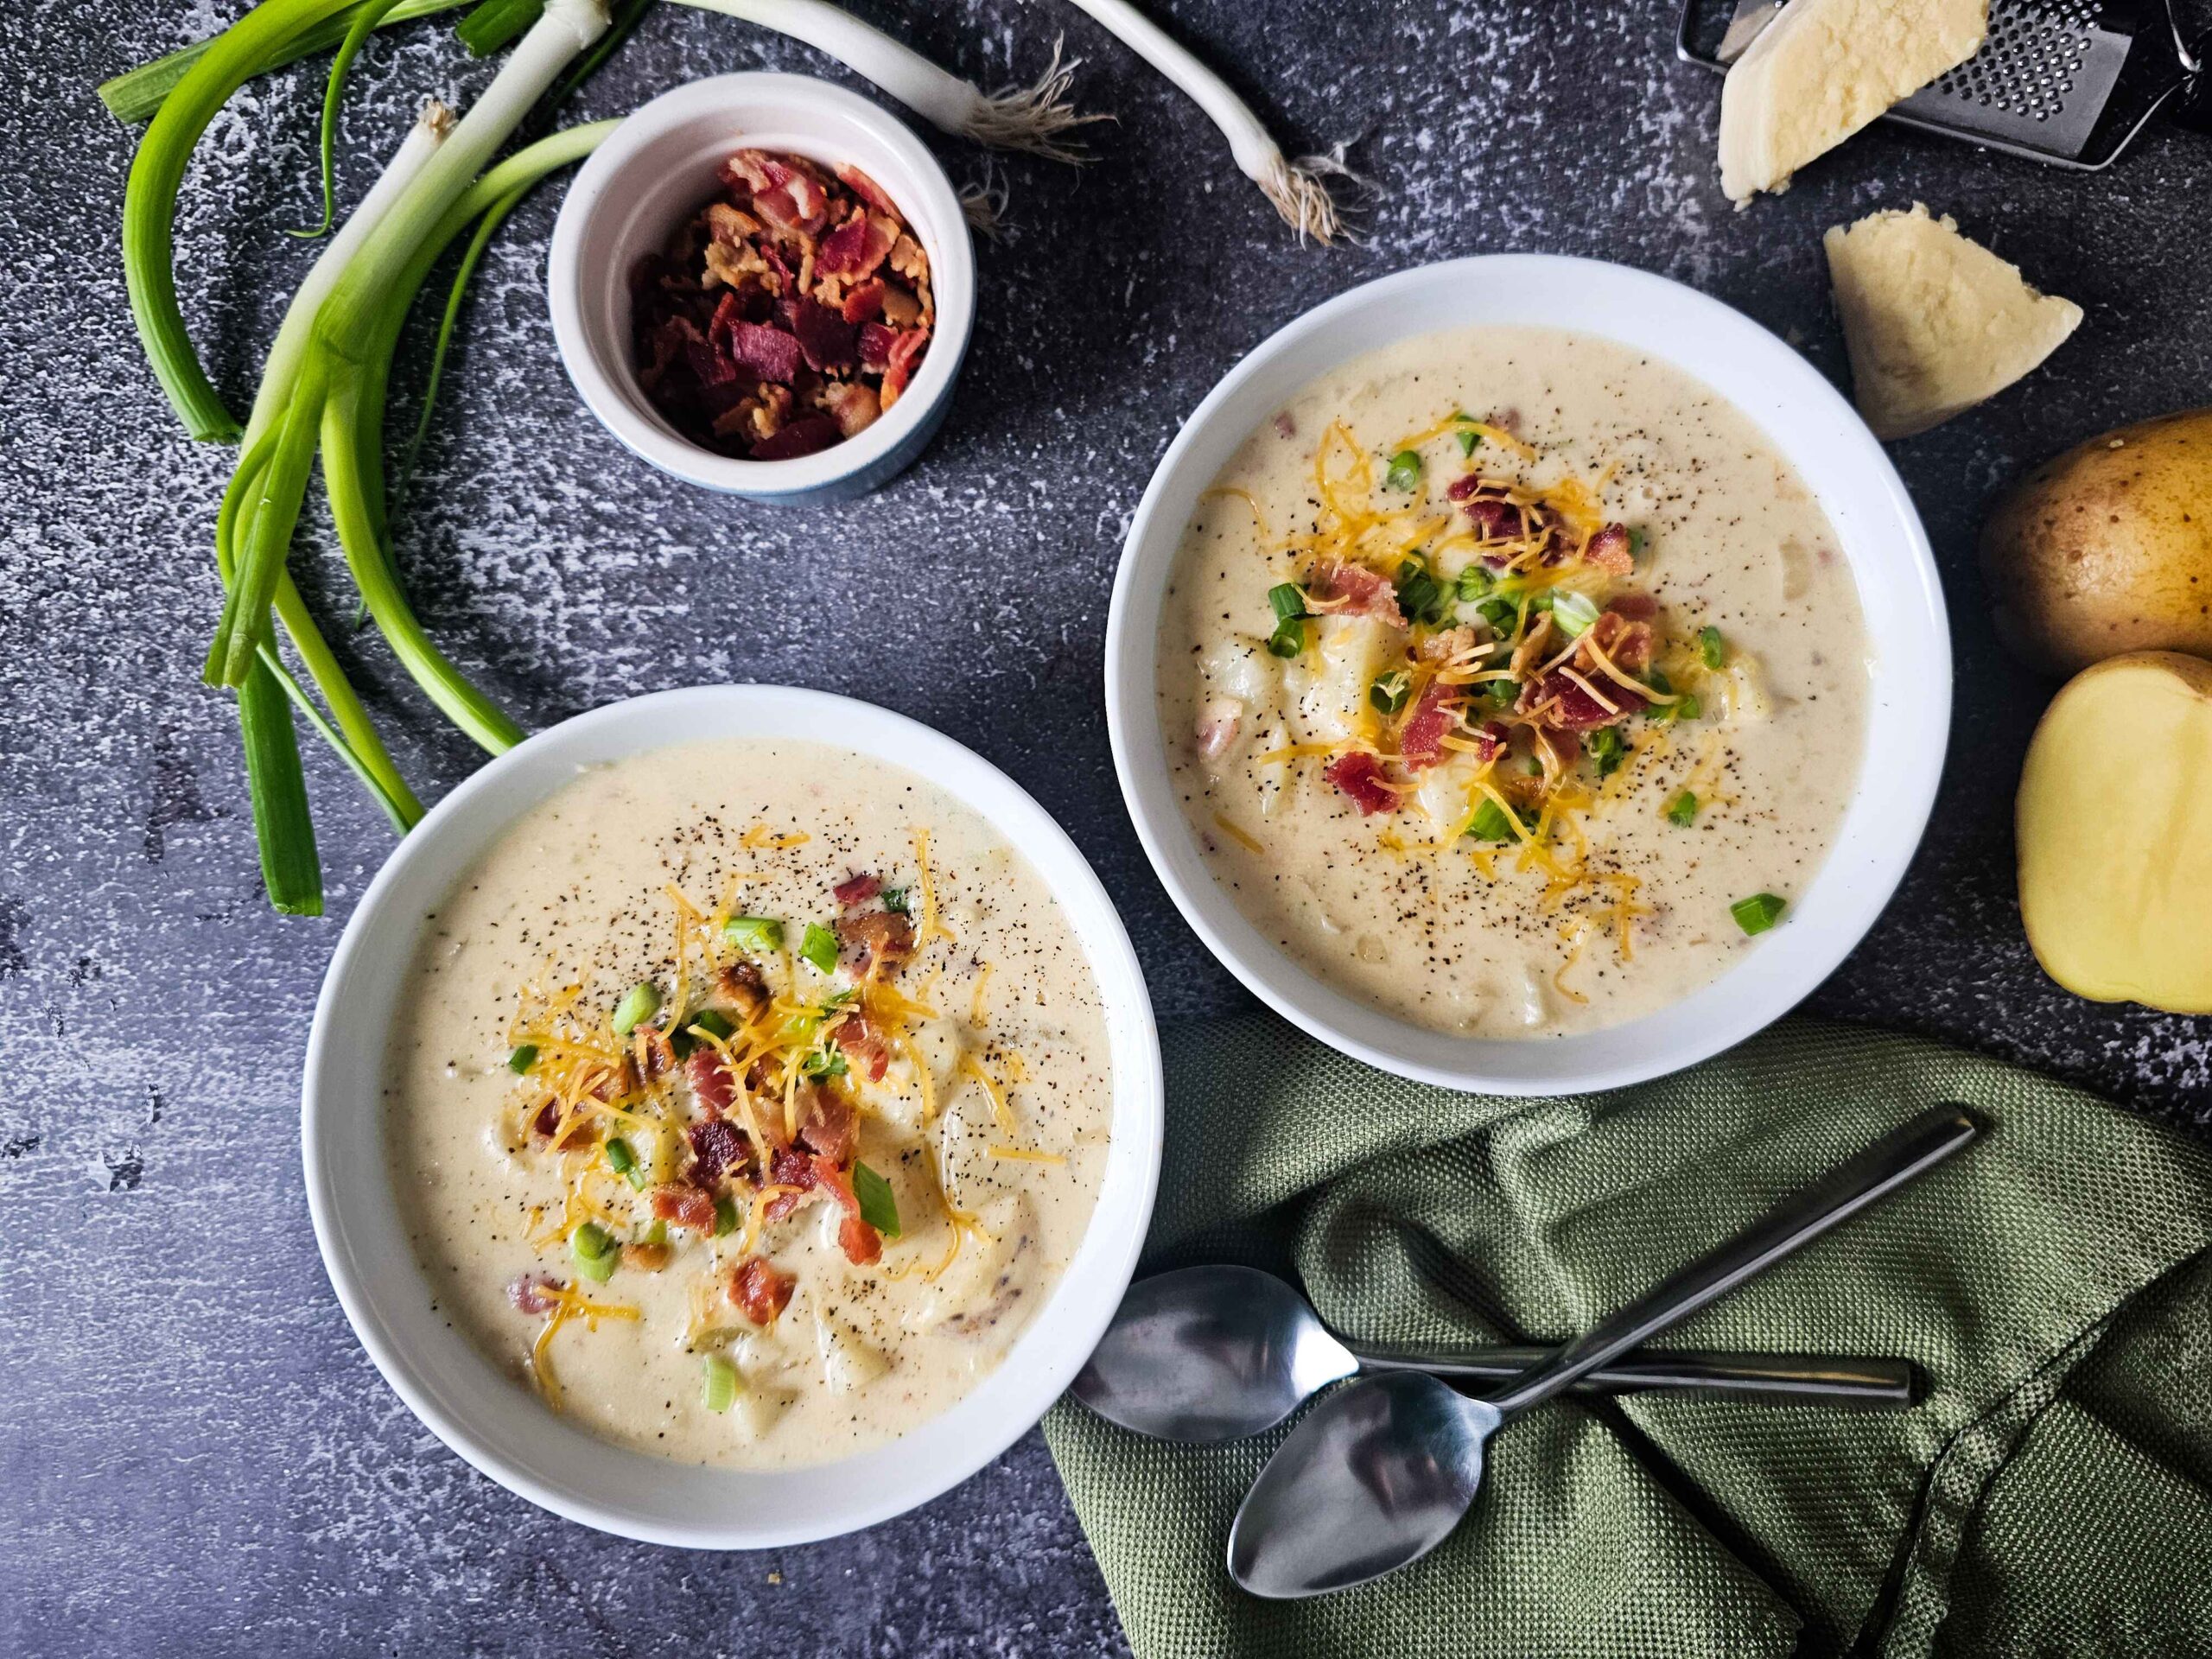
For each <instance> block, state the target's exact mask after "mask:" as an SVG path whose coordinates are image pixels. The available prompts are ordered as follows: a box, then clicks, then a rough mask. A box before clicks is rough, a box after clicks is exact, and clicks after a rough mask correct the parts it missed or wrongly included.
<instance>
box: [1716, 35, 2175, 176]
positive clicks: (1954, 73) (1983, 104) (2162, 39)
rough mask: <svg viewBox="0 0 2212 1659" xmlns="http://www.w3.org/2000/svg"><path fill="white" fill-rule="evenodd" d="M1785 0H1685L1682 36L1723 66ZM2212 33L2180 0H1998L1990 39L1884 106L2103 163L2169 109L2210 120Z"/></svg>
mask: <svg viewBox="0 0 2212 1659" xmlns="http://www.w3.org/2000/svg"><path fill="white" fill-rule="evenodd" d="M1783 3H1784V0H1736V3H1733V4H1732V3H1730V0H1686V3H1685V4H1684V5H1683V8H1682V20H1681V29H1680V30H1679V31H1678V33H1677V35H1676V40H1675V48H1676V50H1677V51H1678V52H1679V53H1680V54H1681V56H1682V57H1683V58H1685V59H1687V60H1689V61H1691V62H1693V63H1701V64H1704V65H1705V66H1706V67H1708V68H1711V69H1715V70H1725V69H1726V67H1728V65H1729V64H1730V63H1732V61H1734V60H1735V58H1736V57H1737V56H1738V54H1741V53H1742V51H1743V50H1744V48H1745V47H1746V46H1748V45H1749V44H1750V43H1751V40H1753V39H1755V38H1756V37H1757V35H1758V31H1759V29H1761V28H1762V27H1764V24H1765V22H1767V21H1769V20H1770V18H1771V17H1772V16H1773V15H1774V14H1775V13H1776V12H1777V11H1778V10H1781V6H1782V4H1783ZM2208 42H2212V28H2208V29H2203V30H2202V31H2201V32H2199V33H2197V34H2196V35H2195V36H2194V37H2191V36H2190V35H2186V34H2185V33H2184V24H2183V20H2182V17H2181V15H2180V10H2179V0H2135V3H2126V0H1990V7H1989V35H1988V38H1987V39H1986V41H1984V42H1983V44H1982V48H1981V50H1980V51H1979V52H1977V53H1975V54H1974V56H1973V57H1971V58H1969V59H1967V61H1966V62H1964V63H1962V64H1961V65H1960V66H1959V67H1957V68H1955V69H1954V70H1951V71H1950V72H1949V73H1947V74H1945V75H1943V76H1942V77H1941V78H1940V79H1937V80H1936V81H1935V82H1934V83H1932V84H1931V85H1929V86H1923V87H1922V88H1921V89H1920V91H1918V92H1915V93H1914V94H1913V95H1912V96H1911V97H1910V98H1908V99H1905V100H1904V102H1903V103H1902V104H1899V105H1897V107H1896V108H1894V109H1892V110H1891V111H1890V112H1889V113H1888V114H1887V115H1886V116H1885V117H1884V119H1885V120H1890V121H1896V122H1899V123H1902V124H1904V125H1906V126H1910V127H1916V128H1918V129H1919V130H1922V131H1923V132H1933V133H1938V134H1941V135H1942V136H1943V137H1948V138H1958V139H1963V140H1965V141H1966V142H1967V143H1976V144H1982V145H1986V146H1987V147H1988V148H1990V149H1999V150H2003V151H2004V152H2005V153H2006V154H2007V155H2012V156H2025V157H2027V158H2028V159H2030V160H2032V161H2038V162H2049V163H2050V164H2052V165H2054V166H2058V167H2066V168H2075V169H2078V170H2081V171H2085V172H2095V171H2098V170H2100V169H2101V168H2107V167H2109V166H2110V165H2112V163H2113V162H2116V161H2118V160H2119V159H2120V156H2121V155H2122V154H2124V153H2125V152H2126V149H2127V147H2128V146H2129V145H2130V144H2131V143H2133V142H2134V140H2135V138H2136V137H2137V135H2139V133H2140V132H2141V131H2142V130H2144V128H2145V127H2146V126H2148V125H2149V124H2150V123H2151V121H2152V118H2154V117H2157V116H2158V115H2160V114H2161V113H2164V114H2165V115H2167V116H2169V117H2170V118H2173V119H2175V120H2177V121H2179V122H2181V123H2183V124H2188V125H2192V126H2199V127H2203V128H2206V129H2207V130H2212V87H2209V86H2208V83H2212V75H2208V74H2207V73H2205V70H2204V60H2205V55H2206V51H2207V47H2208Z"/></svg>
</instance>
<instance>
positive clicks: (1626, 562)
mask: <svg viewBox="0 0 2212 1659" xmlns="http://www.w3.org/2000/svg"><path fill="white" fill-rule="evenodd" d="M1582 562H1583V563H1585V564H1587V565H1591V566H1592V567H1594V568H1596V569H1599V570H1603V571H1604V572H1605V574H1606V575H1613V576H1626V575H1634V574H1635V572H1636V557H1635V555H1634V554H1633V553H1632V552H1630V545H1629V533H1628V526H1627V525H1626V524H1607V525H1606V526H1605V528H1604V529H1602V530H1600V531H1598V532H1597V534H1595V535H1594V536H1592V537H1591V538H1590V541H1589V544H1588V545H1587V546H1586V547H1584V549H1583V550H1582Z"/></svg>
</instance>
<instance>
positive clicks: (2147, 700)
mask: <svg viewBox="0 0 2212 1659" xmlns="http://www.w3.org/2000/svg"><path fill="white" fill-rule="evenodd" d="M2018 836H2019V849H2020V913H2021V915H2022V917H2023V918H2024V920H2025V921H2026V923H2027V929H2028V943H2029V944H2031V945H2032V946H2033V947H2034V948H2035V953H2036V959H2037V961H2038V962H2040V963H2043V966H2044V972H2046V973H2048V974H2049V975H2050V976H2051V977H2052V978H2053V979H2055V980H2056V981H2057V982H2059V983H2060V984H2061V985H2063V986H2064V987H2065V988H2067V989H2068V990H2069V991H2073V992H2075V994H2077V995H2082V996H2086V997H2091V998H2094V1000H2095V1001H2100V1002H2120V1001H2128V1002H2140V1003H2143V1004H2144V1005H2145V1006H2146V1007H2153V1008H2163V1009H2164V1010H2166V1011H2167V1012H2169V1013H2173V1014H2208V1013H2212V663H2207V662H2205V661H2203V660H2202V659H2201V658H2195V657H2183V656H2180V655H2177V654H2176V653H2172V652H2133V653H2131V654H2130V655H2127V656H2125V657H2114V658H2111V659H2110V660H2108V661H2106V662H2102V663H2100V664H2097V665H2096V666H2095V667H2094V668H2092V669H2088V670H2087V671H2084V672H2083V673H2082V674H2080V675H2079V676H2077V677H2075V679H2073V680H2072V681H2070V682H2069V683H2068V684H2067V686H2066V688H2065V689H2064V690H2062V691H2061V692H2060V693H2059V694H2058V696H2057V697H2056V700H2054V701H2053V702H2052V703H2051V705H2050V709H2049V710H2048V711H2046V712H2045V714H2044V717H2043V722H2042V724H2040V725H2039V726H2037V728H2036V735H2035V741H2034V742H2033V743H2032V744H2031V745H2030V746H2029V749H2028V762H2027V767H2026V770H2025V771H2024V772H2023V773H2022V775H2021V778H2020V798H2019V806H2018Z"/></svg>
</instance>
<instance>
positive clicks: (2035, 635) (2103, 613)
mask: <svg viewBox="0 0 2212 1659" xmlns="http://www.w3.org/2000/svg"><path fill="white" fill-rule="evenodd" d="M1981 562H1982V569H1984V571H1985V572H1986V574H1987V576H1988V579H1989V587H1990V592H1991V594H1992V595H1993V598H1994V600H1995V602H1996V607H1997V609H1996V621H1997V632H1998V635H1999V638H2000V639H2003V640H2004V641H2005V645H2006V646H2007V647H2008V648H2010V649H2011V650H2012V652H2014V654H2016V655H2017V656H2018V657H2019V658H2021V659H2022V660H2023V661H2024V662H2026V663H2027V664H2030V665H2031V667H2035V668H2038V669H2042V670H2044V671H2046V672H2049V673H2053V674H2072V673H2075V672H2076V671H2079V670H2081V669H2084V668H2087V667H2088V665H2089V664H2092V663H2095V662H2101V661H2102V660H2103V659H2104V658H2107V657H2112V656H2115V655H2117V654H2118V653H2120V652H2123V651H2185V652H2191V653H2193V654H2195V655H2196V656H2200V657H2212V409H2190V410H2182V411H2181V412H2180V413H2179V414H2175V415H2166V416H2160V417H2159V418H2158V419H2157V420H2155V421H2145V422H2143V423H2141V424H2140V425H2138V426H2124V427H2121V428H2120V429H2119V430H2117V431H2114V432H2107V433H2106V434H2105V435H2103V436H2101V437H2096V438H2092V439H2090V440H2089V441H2088V442H2087V443H2085V444H2082V446H2081V447H2080V448H2075V449H2069V450H2068V451H2067V452H2066V453H2065V454H2063V455H2061V456H2059V457H2058V458H2057V459H2056V460H2055V461H2045V462H2044V464H2043V465H2042V466H2040V467H2037V468H2036V470H2035V471H2034V472H2032V473H2031V474H2028V476H2027V477H2026V478H2024V479H2023V480H2021V481H2020V483H2019V484H2018V486H2016V487H2015V488H2014V489H2013V490H2012V493H2010V494H2009V495H2007V496H2006V497H2005V499H2003V500H2002V501H2000V502H1999V503H1998V505H1997V510H1996V512H1993V513H1992V514H1991V515H1990V518H1989V522H1988V523H1987V524H1985V525H1984V526H1983V527H1982V533H1981Z"/></svg>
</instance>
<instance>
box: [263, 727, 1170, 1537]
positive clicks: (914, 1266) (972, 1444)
mask: <svg viewBox="0 0 2212 1659" xmlns="http://www.w3.org/2000/svg"><path fill="white" fill-rule="evenodd" d="M305 1097H306V1098H305V1137H304V1138H305V1157H306V1164H307V1173H308V1199H309V1205H310V1208H311V1210H312V1211H313V1214H314V1217H315V1227H316V1233H317V1236H318V1239H319V1241H320V1243H321V1246H322V1250H323V1255H324V1259H325V1262H326V1263H327V1266H328V1268H329V1270H330V1275H331V1280H332V1282H333V1284H334V1286H335V1287H336V1288H337V1290H338V1293H339V1296H340V1300H341V1301H342V1302H343V1303H344V1305H345V1307H346V1313H347V1314H348V1316H349V1317H350V1318H351V1319H352V1320H353V1325H354V1327H355V1329H356V1331H357V1332H359V1335H360V1337H361V1339H362V1342H363V1344H364V1345H365V1347H366V1348H367V1349H368V1351H369V1352H370V1354H371V1356H372V1357H373V1358H374V1359H375V1361H376V1362H377V1363H378V1366H379V1368H380V1369H381V1370H383V1371H384V1373H385V1376H386V1377H387V1378H388V1379H389V1380H390V1381H391V1383H392V1385H393V1386H394V1387H395V1388H396V1389H397V1390H398V1391H399V1393H400V1394H401V1395H402V1396H403V1397H404V1399H405V1400H406V1401H407V1402H408V1404H409V1405H410V1407H412V1408H414V1409H415V1411H416V1414H418V1415H419V1416H421V1417H422V1419H423V1421H424V1422H426V1423H427V1424H429V1427H431V1428H432V1429H433V1430H434V1431H435V1432H436V1433H437V1434H438V1435H439V1436H440V1438H442V1440H445V1441H446V1442H447V1444H448V1445H449V1446H452V1447H453V1448H454V1450H456V1451H457V1452H460V1453H461V1455H462V1456H463V1457H465V1458H467V1459H469V1460H470V1461H471V1462H472V1463H474V1464H475V1465H477V1466H478V1467H480V1468H481V1469H483V1470H484V1471H486V1472H487V1473H489V1474H491V1475H493V1477H494V1478H497V1479H499V1481H501V1482H502V1483H503V1484H506V1485H508V1486H510V1487H512V1489H513V1490H515V1491H518V1492H521V1493H522V1494H523V1495H524V1496H525V1497H530V1498H531V1499H532V1500H534V1501H536V1502H537V1503H543V1504H544V1505H546V1506H547V1507H549V1508H550V1509H553V1510H556V1511H558V1512H559V1513H561V1514H563V1515H566V1516H570V1517H571V1518H573V1519H575V1520H579V1521H582V1522H587V1523H588V1524H590V1525H594V1526H597V1527H601V1528H604V1529H608V1530H611V1531H615V1532H620V1533H624V1534H627V1535H631V1536H633V1537H638V1538H643V1539H647V1540H651V1541H658V1542H666V1543H676V1544H687V1545H693V1546H699V1547H709V1548H731V1547H737V1548H757V1547H761V1546H766V1545H772V1544H781V1543H790V1542H795V1541H803V1540H805V1539H809V1538H816V1537H821V1536H824V1535H829V1534H833V1533H837V1532H842V1531H846V1530H849V1529H851V1528H853V1527H855V1526H861V1525H865V1524H868V1522H873V1521H876V1520H880V1519H881V1518H883V1517H885V1516H888V1515H891V1514H894V1513H897V1512H898V1511H899V1510H904V1509H906V1508H909V1507H911V1506H912V1504H914V1503H918V1502H920V1501H921V1500H922V1499H924V1498H925V1497H930V1496H931V1495H933V1494H934V1493H935V1492H937V1491H942V1490H943V1489H944V1487H946V1486H948V1485H950V1484H952V1483H953V1482H954V1481H956V1480H958V1479H960V1478H963V1477H964V1476H966V1475H968V1474H969V1473H971V1472H973V1471H975V1470H976V1469H977V1468H979V1467H981V1466H982V1465H983V1464H984V1463H985V1462H987V1461H988V1460H989V1459H990V1458H992V1457H993V1456H995V1455H996V1453H997V1452H999V1451H1000V1450H1001V1449H1002V1448H1003V1447H1004V1446H1006V1445H1007V1443H1008V1442H1009V1441H1010V1440H1012V1439H1014V1436H1016V1435H1018V1434H1020V1433H1022V1432H1023V1431H1025V1430H1026V1429H1027V1427H1029V1426H1030V1425H1031V1424H1032V1423H1033V1422H1034V1421H1036V1420H1037V1418H1038V1417H1039V1415H1040V1414H1042V1413H1043V1411H1044V1409H1045V1408H1046V1406H1047V1405H1048V1404H1050V1403H1051V1402H1052V1399H1053V1398H1055V1397H1056V1396H1057V1395H1058V1393H1059V1392H1060V1390H1061V1389H1063V1388H1065V1385H1066V1383H1067V1382H1068V1381H1069V1379H1070V1378H1071V1376H1073V1374H1074V1372H1075V1370H1076V1368H1077V1366H1079V1365H1080V1364H1081V1363H1082V1362H1083V1360H1084V1357H1086V1356H1087V1355H1088V1353H1089V1351H1090V1348H1091V1346H1092V1344H1094V1343H1095V1342H1096V1338H1097V1337H1098V1334H1099V1332H1101V1331H1102V1330H1103V1327H1104V1325H1105V1322H1106V1320H1107V1319H1108V1318H1109V1317H1110V1315H1111V1313H1112V1312H1113V1310H1114V1307H1115V1306H1116V1303H1117V1302H1118V1301H1119V1300H1120V1297H1121V1294H1122V1290H1123V1289H1124V1288H1125V1287H1126V1286H1127V1284H1128V1278H1129V1274H1130V1271H1131V1269H1132V1267H1133V1266H1134V1263H1135V1252H1136V1249H1137V1246H1138V1243H1139V1242H1140V1241H1141V1238H1142V1236H1143V1234H1144V1230H1145V1224H1146V1219H1147V1216H1148V1214H1149V1211H1150V1207H1151V1201H1152V1193H1153V1185H1154V1179H1155V1176H1156V1172H1157V1168H1158V1160H1159V1155H1160V1074H1159V1062H1158V1056H1157V1049H1156V1046H1155V1044H1154V1038H1153V1032H1152V1023H1151V1015H1150V1011H1149V1007H1148V1004H1147V1001H1146V998H1145V994H1144V988H1143V985H1142V982H1141V978H1140V976H1139V974H1138V970H1137V967H1136V963H1135V957H1134V956H1133V955H1132V953H1131V952H1130V950H1129V947H1128V940H1127V938H1126V937H1125V936H1124V934H1123V932H1122V928H1121V925H1120V923H1119V921H1118V919H1117V918H1116V916H1115V913H1114V911H1113V908H1112V906H1111V904H1110V903H1109V900H1108V899H1107V898H1106V896H1105V894H1104V893H1103V890H1102V889H1101V888H1100V887H1099V886H1098V884H1097V882H1096V880H1095V879H1094V878H1093V877H1092V875H1091V874H1090V869H1089V868H1088V867H1087V866H1086V865H1085V864H1084V861H1083V859H1082V857H1081V855H1079V854H1078V853H1077V851H1076V849H1075V848H1074V846H1073V845H1072V843H1071V842H1069V841H1068V839H1067V837H1066V836H1065V835H1063V834H1062V833H1061V832H1060V831H1059V830H1058V828H1057V827H1056V826H1055V825H1054V824H1053V823H1052V820H1051V819H1050V818H1049V817H1046V815H1045V813H1044V812H1043V810H1041V809H1040V808H1039V807H1038V806H1037V805H1036V804H1035V803H1034V802H1033V801H1032V800H1030V798H1028V797H1027V795H1025V794H1023V793H1022V792H1021V791H1020V790H1019V789H1018V788H1017V787H1016V786H1015V785H1014V784H1012V783H1011V782H1010V781H1008V780H1007V779H1006V778H1005V777H1004V776H1003V775H1002V774H1001V773H1000V772H997V771H996V770H995V769H994V768H993V767H991V766H989V765H988V763H986V762H984V761H983V760H981V759H979V758H978V757H976V755H974V754H972V753H969V751H967V750H966V749H963V748H962V747H960V746H959V745H957V744H956V743H953V742H952V741H950V740H949V739H947V738H944V737H943V736H941V735H939V734H937V733H934V732H931V731H930V730H928V729H927V728H924V727H920V726H918V725H916V724H915V723H914V722H913V721H909V720H906V719H904V718H902V717H901V716H899V715H893V714H889V713H887V712H886V711H884V710H882V709H874V708H871V707H868V705H865V704H861V703H856V702H850V701H848V700H847V699H844V698H840V697H831V696H823V695H821V694H818V693H814V692H808V691H801V690H788V689H784V688H777V687H760V686H741V687H724V688H709V689H702V690H692V691H680V692H671V693H665V694H663V695H660V696H651V697H645V698H640V699H639V700H637V701H635V702H628V703H623V704H620V705H617V706H615V707H613V708H610V709H601V710H599V711H598V712H596V713H594V714H591V715H583V716H581V717H579V718H578V719H576V720H574V721H569V722H568V723H567V724H566V725H563V726H561V727H558V728H555V729H554V730H552V731H550V732H547V733H544V734H541V735H540V736H538V737H537V738H534V739H532V740H531V741H530V742H528V743H525V744H524V745H522V746H521V747H518V748H517V749H515V750H513V751H512V752H511V753H509V754H507V755H506V756H504V757H502V758H501V759H500V760H496V761H494V762H493V764H492V765H491V766H487V767H486V768H485V770H484V771H483V772H480V773H479V774H478V775H477V776H476V777H475V778H474V779H471V780H470V781H469V782H468V783H467V784H465V785H462V787H461V789H460V790H458V791H455V793H454V795H453V796H452V797H450V798H448V800H447V801H446V802H444V803H442V804H441V805H440V807H439V808H438V809H437V810H436V811H435V812H434V813H432V814H431V815H430V817H429V818H427V819H426V820H425V821H424V823H423V824H422V825H421V826H420V827H419V828H418V829H416V831H415V832H414V833H413V834H411V835H410V836H409V837H408V838H407V841H406V842H404V844H403V846H402V848H401V849H400V851H399V852H398V853H397V855H395V856H394V858H393V859H392V861H391V863H390V864H388V865H387V866H386V867H385V870H384V871H383V873H382V874H379V876H378V879H377V880H376V882H375V884H374V885H373V886H372V888H371V890H370V892H369V893H368V895H367V896H366V897H365V899H364V900H363V901H362V905H361V907H360V909H359V911H358V912H356V913H355V916H354V918H353V922H352V923H351V924H350V925H349V926H348V928H347V930H346V938H345V939H344V941H343V942H342V943H341V944H340V947H339V950H338V954H337V957H336V958H335V959H334V962H333V964H332V967H331V970H330V974H329V977H328V979H327V982H326V983H325V986H324V990H323V995H322V997H321V1001H320V1003H319V1005H318V1007H317V1010H316V1017H315V1032H314V1035H313V1037H312V1039H310V1042H309V1046H308V1068H307V1081H306V1090H305Z"/></svg>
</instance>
